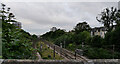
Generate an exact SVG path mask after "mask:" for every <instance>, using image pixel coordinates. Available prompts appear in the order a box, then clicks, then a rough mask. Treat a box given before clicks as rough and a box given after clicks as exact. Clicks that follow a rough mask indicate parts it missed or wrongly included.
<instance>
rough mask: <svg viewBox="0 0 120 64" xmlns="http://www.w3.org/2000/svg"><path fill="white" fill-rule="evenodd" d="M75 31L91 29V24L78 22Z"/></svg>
mask: <svg viewBox="0 0 120 64" xmlns="http://www.w3.org/2000/svg"><path fill="white" fill-rule="evenodd" d="M74 30H75V33H77V34H78V33H80V32H83V31H90V26H89V25H88V24H87V23H86V22H82V23H78V24H77V25H76V26H75V28H74Z"/></svg>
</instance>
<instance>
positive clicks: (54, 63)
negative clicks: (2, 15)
mask: <svg viewBox="0 0 120 64" xmlns="http://www.w3.org/2000/svg"><path fill="white" fill-rule="evenodd" d="M2 64H120V60H118V59H114V60H113V59H105V60H104V59H93V60H89V61H88V62H84V61H78V60H14V59H12V60H7V59H6V60H4V61H3V62H2Z"/></svg>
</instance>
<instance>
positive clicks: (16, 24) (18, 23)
mask: <svg viewBox="0 0 120 64" xmlns="http://www.w3.org/2000/svg"><path fill="white" fill-rule="evenodd" d="M12 24H14V25H15V26H17V27H18V28H22V26H21V22H13V23H12Z"/></svg>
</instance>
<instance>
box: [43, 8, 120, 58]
mask: <svg viewBox="0 0 120 64" xmlns="http://www.w3.org/2000/svg"><path fill="white" fill-rule="evenodd" d="M97 20H98V21H99V22H100V23H102V24H103V25H104V27H105V28H106V31H107V33H106V35H105V38H102V37H100V36H98V35H95V36H93V37H91V35H90V34H91V33H90V32H91V27H90V26H89V24H87V23H86V22H82V23H78V24H77V25H76V26H75V28H74V29H73V30H71V31H69V32H62V33H61V31H62V30H60V29H59V30H56V31H50V32H47V33H46V34H44V35H42V36H41V37H42V38H43V39H46V40H49V41H53V42H54V44H56V45H59V46H62V47H63V48H66V49H69V50H71V51H75V50H76V49H82V50H84V56H86V57H88V58H97V59H98V58H101V59H104V58H106V59H108V58H120V50H119V49H120V11H119V10H117V9H116V8H114V7H111V8H110V9H109V8H106V9H104V11H103V12H101V14H100V16H99V18H98V17H97ZM114 24H116V25H114Z"/></svg>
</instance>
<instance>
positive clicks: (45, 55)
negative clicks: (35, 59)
mask: <svg viewBox="0 0 120 64" xmlns="http://www.w3.org/2000/svg"><path fill="white" fill-rule="evenodd" d="M37 48H38V52H39V53H40V55H41V57H42V59H52V60H53V59H56V60H61V59H63V58H62V57H61V56H60V55H58V54H57V53H55V58H53V50H52V49H50V47H48V46H47V45H46V44H44V43H43V42H38V43H37Z"/></svg>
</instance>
